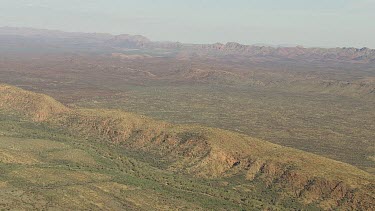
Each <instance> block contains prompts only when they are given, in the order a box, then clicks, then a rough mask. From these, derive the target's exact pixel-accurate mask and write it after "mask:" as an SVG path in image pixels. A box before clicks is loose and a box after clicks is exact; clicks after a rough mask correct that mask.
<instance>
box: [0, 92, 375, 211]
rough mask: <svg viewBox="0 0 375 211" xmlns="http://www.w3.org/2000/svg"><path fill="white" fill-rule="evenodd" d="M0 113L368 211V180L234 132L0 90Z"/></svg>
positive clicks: (183, 168) (187, 167) (305, 198)
mask: <svg viewBox="0 0 375 211" xmlns="http://www.w3.org/2000/svg"><path fill="white" fill-rule="evenodd" d="M0 101H1V102H2V103H1V104H0V110H7V111H13V112H15V113H19V114H21V115H23V116H25V117H26V118H29V119H31V120H33V121H38V122H44V123H48V124H49V125H52V126H54V127H58V128H60V129H61V128H65V129H66V130H68V131H70V132H71V133H74V134H77V135H79V136H80V137H86V138H87V139H88V140H92V141H93V140H96V141H105V142H106V143H110V144H111V145H113V146H115V147H124V148H126V149H127V150H131V151H134V152H143V153H148V154H150V155H153V156H154V158H155V159H156V161H155V162H159V161H157V159H159V158H163V160H166V161H167V162H166V166H165V167H164V168H165V170H168V171H174V172H176V173H186V174H191V175H193V176H195V177H203V178H208V179H210V178H229V177H233V176H240V175H243V176H241V178H242V180H243V182H246V181H252V182H254V183H257V184H264V185H265V186H267V187H270V188H273V189H277V190H278V192H279V193H280V194H281V195H283V196H284V197H290V198H294V199H298V200H299V201H301V202H303V203H305V204H318V205H319V206H320V207H321V208H322V209H326V210H330V209H349V210H373V208H374V206H375V204H374V202H375V187H374V184H375V183H374V182H375V179H374V176H373V175H370V174H368V173H366V172H364V171H361V170H359V169H357V168H356V167H353V166H351V165H348V164H345V163H341V162H337V161H334V160H330V159H327V158H323V157H320V156H317V155H314V154H310V153H306V152H302V151H299V150H295V149H291V148H287V147H282V146H279V145H275V144H271V143H269V142H266V141H262V140H259V139H255V138H251V137H248V136H245V135H242V134H238V133H234V132H229V131H225V130H220V129H214V128H206V127H200V126H187V125H185V126H178V125H172V124H169V123H165V122H160V121H155V120H152V119H149V118H146V117H143V116H138V115H134V114H131V113H126V112H121V111H113V110H90V109H69V108H66V107H65V106H63V105H62V104H60V103H58V102H57V101H55V100H53V99H52V98H49V97H47V96H45V95H41V94H35V93H31V92H27V91H24V90H21V89H18V88H14V87H11V86H7V85H1V86H0Z"/></svg>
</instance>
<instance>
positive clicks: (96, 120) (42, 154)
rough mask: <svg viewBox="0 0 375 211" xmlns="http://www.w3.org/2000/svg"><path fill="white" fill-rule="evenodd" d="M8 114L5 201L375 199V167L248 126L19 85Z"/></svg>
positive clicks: (169, 204) (0, 99)
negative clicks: (187, 121)
mask: <svg viewBox="0 0 375 211" xmlns="http://www.w3.org/2000/svg"><path fill="white" fill-rule="evenodd" d="M0 113H1V117H2V118H1V121H0V122H1V127H0V132H1V133H0V134H1V136H0V143H1V144H2V145H1V146H0V150H1V151H0V152H1V153H0V156H1V158H0V161H1V162H0V164H1V168H0V171H2V172H4V176H1V177H0V187H1V186H2V187H3V188H2V191H1V194H2V195H4V194H5V195H6V193H7V192H6V191H11V192H12V191H13V192H12V193H13V195H10V196H7V198H6V199H4V200H5V201H6V202H3V203H1V204H2V205H3V206H5V208H21V207H22V208H26V207H27V206H30V203H27V201H28V200H34V201H39V202H40V203H41V204H40V206H41V207H44V208H46V207H48V208H54V207H55V208H65V209H69V208H70V209H76V208H78V207H79V206H83V204H80V202H85V203H89V204H90V206H91V207H92V209H100V208H103V206H104V204H105V206H107V204H108V203H109V205H108V209H121V208H124V207H121V206H129V207H128V208H129V209H141V208H143V209H147V208H149V207H153V208H155V209H160V210H162V209H171V208H173V207H175V206H181V207H180V209H186V210H197V209H214V208H215V207H216V208H218V207H221V209H236V210H241V209H245V210H246V209H254V210H257V209H258V210H262V209H271V210H278V209H280V210H283V209H289V210H290V209H296V210H297V209H307V210H314V209H325V210H331V209H349V210H372V209H373V208H374V206H375V204H374V201H375V189H374V188H375V186H374V184H375V177H374V175H372V174H369V173H367V172H365V171H363V170H360V169H358V168H357V167H354V166H351V165H349V164H346V163H343V162H339V161H334V160H331V159H328V158H324V157H321V156H318V155H315V154H311V153H307V152H304V151H300V150H296V149H292V148H288V147H283V146H280V145H277V144H272V143H270V142H267V141H264V140H260V139H257V138H253V137H249V136H246V135H244V134H240V133H235V132H230V131H227V130H222V129H215V128H210V127H203V126H199V125H174V124H170V123H167V122H162V121H156V120H153V119H150V118H148V117H144V116H140V115H136V114H132V113H127V112H123V111H119V110H105V109H85V108H69V107H66V106H64V105H63V104H61V103H59V102H57V101H56V100H54V99H53V98H51V97H48V96H46V95H43V94H37V93H33V92H29V91H25V90H22V89H19V88H16V87H13V86H9V85H0ZM19 143H25V144H28V145H30V150H28V149H29V148H23V147H22V145H21V144H19ZM10 145H12V146H10ZM34 149H35V150H34ZM17 152H23V153H22V155H20V156H18V154H19V153H17ZM64 152H65V153H64ZM57 161H58V162H57ZM58 175H61V176H58ZM187 183H188V184H187ZM20 184H22V185H20ZM77 191H78V192H79V193H80V195H79V197H78V198H75V197H74V194H76V192H77ZM26 193H32V195H30V194H29V195H28V196H29V197H32V198H31V199H30V198H29V199H25V200H23V201H21V202H20V201H18V202H16V198H17V197H15V194H20V195H25V194H26ZM130 193H131V194H130ZM56 194H61V195H62V196H64V197H63V198H59V197H58V196H57V195H56ZM129 194H130V195H131V196H130V195H129ZM148 194H151V195H149V197H147V198H146V199H145V200H142V201H140V200H139V199H140V198H142V197H144V196H145V195H148ZM12 196H13V197H14V198H12ZM18 198H19V197H18ZM198 198H200V200H197V199H198ZM21 199H22V198H21ZM17 200H19V199H17ZM196 200H197V201H196ZM94 201H95V203H94ZM105 201H107V202H105ZM193 202H194V203H193ZM121 203H122V204H121ZM4 204H5V205H4ZM16 204H18V205H16ZM31 204H32V203H31ZM193 204H194V205H193ZM17 206H18V207H17ZM195 206H196V207H195ZM67 207H69V208H67ZM34 208H36V207H34ZM39 208H40V207H39Z"/></svg>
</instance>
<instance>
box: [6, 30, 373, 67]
mask: <svg viewBox="0 0 375 211" xmlns="http://www.w3.org/2000/svg"><path fill="white" fill-rule="evenodd" d="M0 44H1V46H2V47H0V50H1V48H3V49H11V48H13V47H16V46H20V47H22V46H23V47H28V48H30V47H35V48H40V47H41V46H42V47H44V48H49V49H50V50H63V51H69V50H75V51H77V50H82V51H91V52H102V51H105V52H107V51H108V52H114V51H115V52H123V51H129V50H143V51H148V52H158V53H161V52H162V54H161V55H164V56H180V57H202V56H204V57H207V56H209V57H214V58H223V57H224V58H225V57H228V56H230V57H238V58H258V57H263V58H268V59H294V60H296V59H297V60H309V61H350V62H375V50H374V49H369V48H361V49H358V48H304V47H301V46H297V47H272V46H260V45H243V44H240V43H236V42H228V43H226V44H222V43H215V44H184V43H179V42H153V41H151V40H149V39H148V38H146V37H144V36H141V35H128V34H122V35H111V34H104V33H78V32H62V31H56V30H42V29H32V28H13V27H2V28H0Z"/></svg>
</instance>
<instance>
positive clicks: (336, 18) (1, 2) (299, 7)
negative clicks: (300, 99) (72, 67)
mask: <svg viewBox="0 0 375 211" xmlns="http://www.w3.org/2000/svg"><path fill="white" fill-rule="evenodd" d="M0 26H11V27H33V28H42V29H58V30H63V31H75V32H105V33H112V34H140V35H144V36H146V37H148V38H149V39H151V40H154V41H180V42H184V43H216V42H221V43H226V42H239V43H243V44H270V45H303V46H306V47H312V46H315V47H358V48H361V47H369V48H375V0H133V1H130V0H0Z"/></svg>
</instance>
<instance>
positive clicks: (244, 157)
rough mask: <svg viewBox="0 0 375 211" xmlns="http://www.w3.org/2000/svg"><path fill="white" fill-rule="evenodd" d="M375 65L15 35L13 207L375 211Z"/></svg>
mask: <svg viewBox="0 0 375 211" xmlns="http://www.w3.org/2000/svg"><path fill="white" fill-rule="evenodd" d="M374 58H375V55H374V50H372V49H368V48H362V49H355V48H332V49H324V48H303V47H301V46H298V47H278V48H273V47H267V46H263V47H262V46H247V45H241V44H238V43H227V44H220V43H216V44H202V45H198V44H183V43H172V42H154V41H151V40H149V39H147V38H145V37H143V36H139V35H137V36H133V35H111V34H96V33H91V34H89V33H67V32H60V31H50V30H38V29H27V28H10V27H5V28H0V84H1V83H6V84H10V85H5V84H1V85H0V194H1V196H2V197H0V198H1V199H0V207H1V209H38V210H40V209H53V210H56V209H57V210H72V209H73V210H74V209H83V208H86V209H87V208H88V209H94V210H96V209H108V210H123V209H126V210H150V209H157V210H170V209H176V208H177V209H180V210H220V209H221V210H321V209H323V210H373V209H374V173H375V147H374V145H375V143H374V140H375V133H374V132H373V131H375V122H374V119H375V106H374V105H375V61H374ZM16 87H20V88H16ZM21 88H22V89H21ZM26 90H27V91H26ZM37 93H40V94H37ZM49 96H51V97H49ZM55 99H56V100H55Z"/></svg>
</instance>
